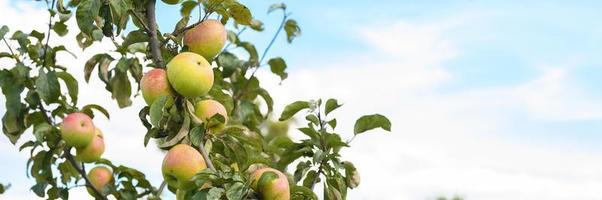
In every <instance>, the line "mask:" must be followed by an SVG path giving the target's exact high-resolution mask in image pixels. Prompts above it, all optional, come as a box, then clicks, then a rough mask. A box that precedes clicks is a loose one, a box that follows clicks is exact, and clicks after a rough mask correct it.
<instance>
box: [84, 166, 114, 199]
mask: <svg viewBox="0 0 602 200" xmlns="http://www.w3.org/2000/svg"><path fill="white" fill-rule="evenodd" d="M88 179H90V183H91V184H92V186H94V188H96V190H98V191H99V192H101V193H103V192H104V191H103V190H104V188H105V186H106V185H107V184H108V183H110V182H111V181H112V180H113V172H111V170H109V169H108V168H106V167H102V166H99V167H95V168H93V169H92V170H90V172H88ZM88 193H90V194H91V195H93V196H94V191H92V190H91V189H90V188H88Z"/></svg>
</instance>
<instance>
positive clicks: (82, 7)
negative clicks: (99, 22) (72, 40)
mask: <svg viewBox="0 0 602 200" xmlns="http://www.w3.org/2000/svg"><path fill="white" fill-rule="evenodd" d="M101 6H102V1H98V0H82V1H81V2H80V3H79V5H78V6H77V10H76V11H75V18H76V19H77V20H76V21H77V26H78V27H79V29H80V30H81V31H82V33H84V34H86V35H88V36H93V34H94V33H93V32H94V31H96V30H98V31H100V30H99V29H98V27H97V26H96V25H95V24H94V23H95V19H96V17H97V16H98V13H99V11H100V7H101ZM95 39H97V38H95Z"/></svg>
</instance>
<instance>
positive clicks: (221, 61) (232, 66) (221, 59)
mask: <svg viewBox="0 0 602 200" xmlns="http://www.w3.org/2000/svg"><path fill="white" fill-rule="evenodd" d="M217 65H218V66H220V67H222V69H223V71H222V75H223V77H230V76H231V75H232V74H233V73H234V72H235V71H236V70H237V69H240V68H242V65H243V62H242V61H241V60H240V59H238V57H236V55H234V54H232V53H230V52H227V51H225V52H222V53H221V54H220V55H219V56H218V57H217Z"/></svg>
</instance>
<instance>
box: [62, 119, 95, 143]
mask: <svg viewBox="0 0 602 200" xmlns="http://www.w3.org/2000/svg"><path fill="white" fill-rule="evenodd" d="M95 130H96V128H95V127H94V123H92V119H90V117H88V115H86V114H84V113H71V114H68V115H67V116H66V117H65V118H64V119H63V123H61V137H62V138H63V140H65V143H66V144H67V146H72V147H75V148H83V147H85V146H87V145H88V144H90V142H92V138H94V132H95Z"/></svg>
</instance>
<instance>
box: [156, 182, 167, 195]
mask: <svg viewBox="0 0 602 200" xmlns="http://www.w3.org/2000/svg"><path fill="white" fill-rule="evenodd" d="M166 185H167V182H165V181H163V182H161V185H160V186H159V190H157V197H160V196H161V192H163V189H164V188H165V186H166Z"/></svg>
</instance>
